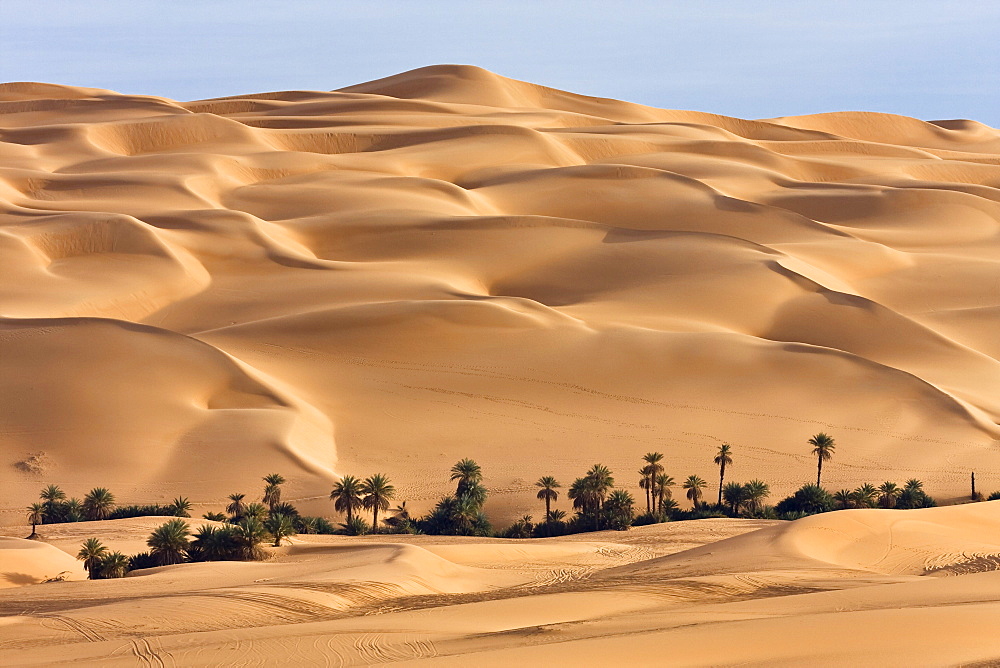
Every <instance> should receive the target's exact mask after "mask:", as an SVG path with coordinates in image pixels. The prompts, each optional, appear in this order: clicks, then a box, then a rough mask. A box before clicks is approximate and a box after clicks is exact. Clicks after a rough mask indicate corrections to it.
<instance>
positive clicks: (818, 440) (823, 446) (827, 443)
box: [809, 432, 837, 487]
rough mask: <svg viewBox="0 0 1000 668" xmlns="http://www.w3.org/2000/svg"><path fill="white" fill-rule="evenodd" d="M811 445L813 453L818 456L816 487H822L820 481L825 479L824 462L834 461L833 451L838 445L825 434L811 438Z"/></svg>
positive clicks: (821, 433)
mask: <svg viewBox="0 0 1000 668" xmlns="http://www.w3.org/2000/svg"><path fill="white" fill-rule="evenodd" d="M809 445H811V446H813V449H812V453H813V454H814V455H816V486H817V487H820V486H821V485H820V479H821V478H822V477H823V462H828V461H830V460H831V459H833V451H834V450H835V449H836V447H837V445H836V443H834V441H833V439H832V438H830V437H829V436H827V435H826V434H824V433H823V432H820V433H818V434H816V435H815V436H813V437H812V438H810V439H809Z"/></svg>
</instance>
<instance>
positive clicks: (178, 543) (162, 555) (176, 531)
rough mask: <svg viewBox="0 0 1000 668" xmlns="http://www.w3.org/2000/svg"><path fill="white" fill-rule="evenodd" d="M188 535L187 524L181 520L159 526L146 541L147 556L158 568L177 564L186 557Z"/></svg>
mask: <svg viewBox="0 0 1000 668" xmlns="http://www.w3.org/2000/svg"><path fill="white" fill-rule="evenodd" d="M190 534H191V530H190V529H188V525H187V522H185V521H184V520H182V519H179V518H178V519H173V520H170V521H169V522H166V523H165V524H161V525H160V526H158V527H157V528H156V529H154V530H153V533H151V534H150V535H149V539H148V540H146V545H148V546H149V548H150V549H149V554H150V555H151V556H152V557H153V558H154V559H155V560H156V563H158V564H159V565H160V566H168V565H170V564H179V563H181V562H182V561H184V558H185V557H186V556H187V549H188V546H189V544H190V542H189V541H188V536H189V535H190Z"/></svg>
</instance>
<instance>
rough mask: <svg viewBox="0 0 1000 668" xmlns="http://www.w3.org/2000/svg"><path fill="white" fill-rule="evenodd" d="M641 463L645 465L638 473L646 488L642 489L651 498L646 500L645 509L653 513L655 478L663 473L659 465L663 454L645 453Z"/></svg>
mask: <svg viewBox="0 0 1000 668" xmlns="http://www.w3.org/2000/svg"><path fill="white" fill-rule="evenodd" d="M642 461H644V462H646V465H645V466H643V467H642V470H641V471H639V473H641V474H643V475H644V476H645V478H646V487H645V488H644V489H647V495H648V496H650V497H651V498H647V499H646V501H647V503H646V509H647V510H649V511H653V510H655V509H656V493H657V490H656V476H658V475H660V474H661V473H663V465H662V464H661V463H660V462H662V461H663V453H662V452H647V453H646V454H645V455H643V457H642Z"/></svg>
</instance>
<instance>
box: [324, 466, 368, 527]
mask: <svg viewBox="0 0 1000 668" xmlns="http://www.w3.org/2000/svg"><path fill="white" fill-rule="evenodd" d="M361 490H362V485H361V481H360V480H358V479H357V478H355V477H354V476H352V475H345V476H344V477H343V478H341V479H340V480H339V481H338V482H336V483H334V485H333V491H331V492H330V498H331V499H332V500H333V507H334V509H335V510H336V511H337V512H338V513H347V521H348V522H350V521H351V520H352V519H354V511H355V510H357V509H358V508H361V507H363V506H364V502H363V501H362V500H361Z"/></svg>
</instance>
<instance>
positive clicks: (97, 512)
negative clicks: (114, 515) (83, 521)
mask: <svg viewBox="0 0 1000 668" xmlns="http://www.w3.org/2000/svg"><path fill="white" fill-rule="evenodd" d="M114 507H115V495H114V494H112V493H111V492H109V491H108V490H107V489H106V488H104V487H95V488H94V489H92V490H90V491H89V492H88V493H87V495H86V496H85V497H83V514H84V515H85V516H86V518H87V519H88V520H106V519H108V515H110V514H111V511H112V510H113V509H114Z"/></svg>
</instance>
